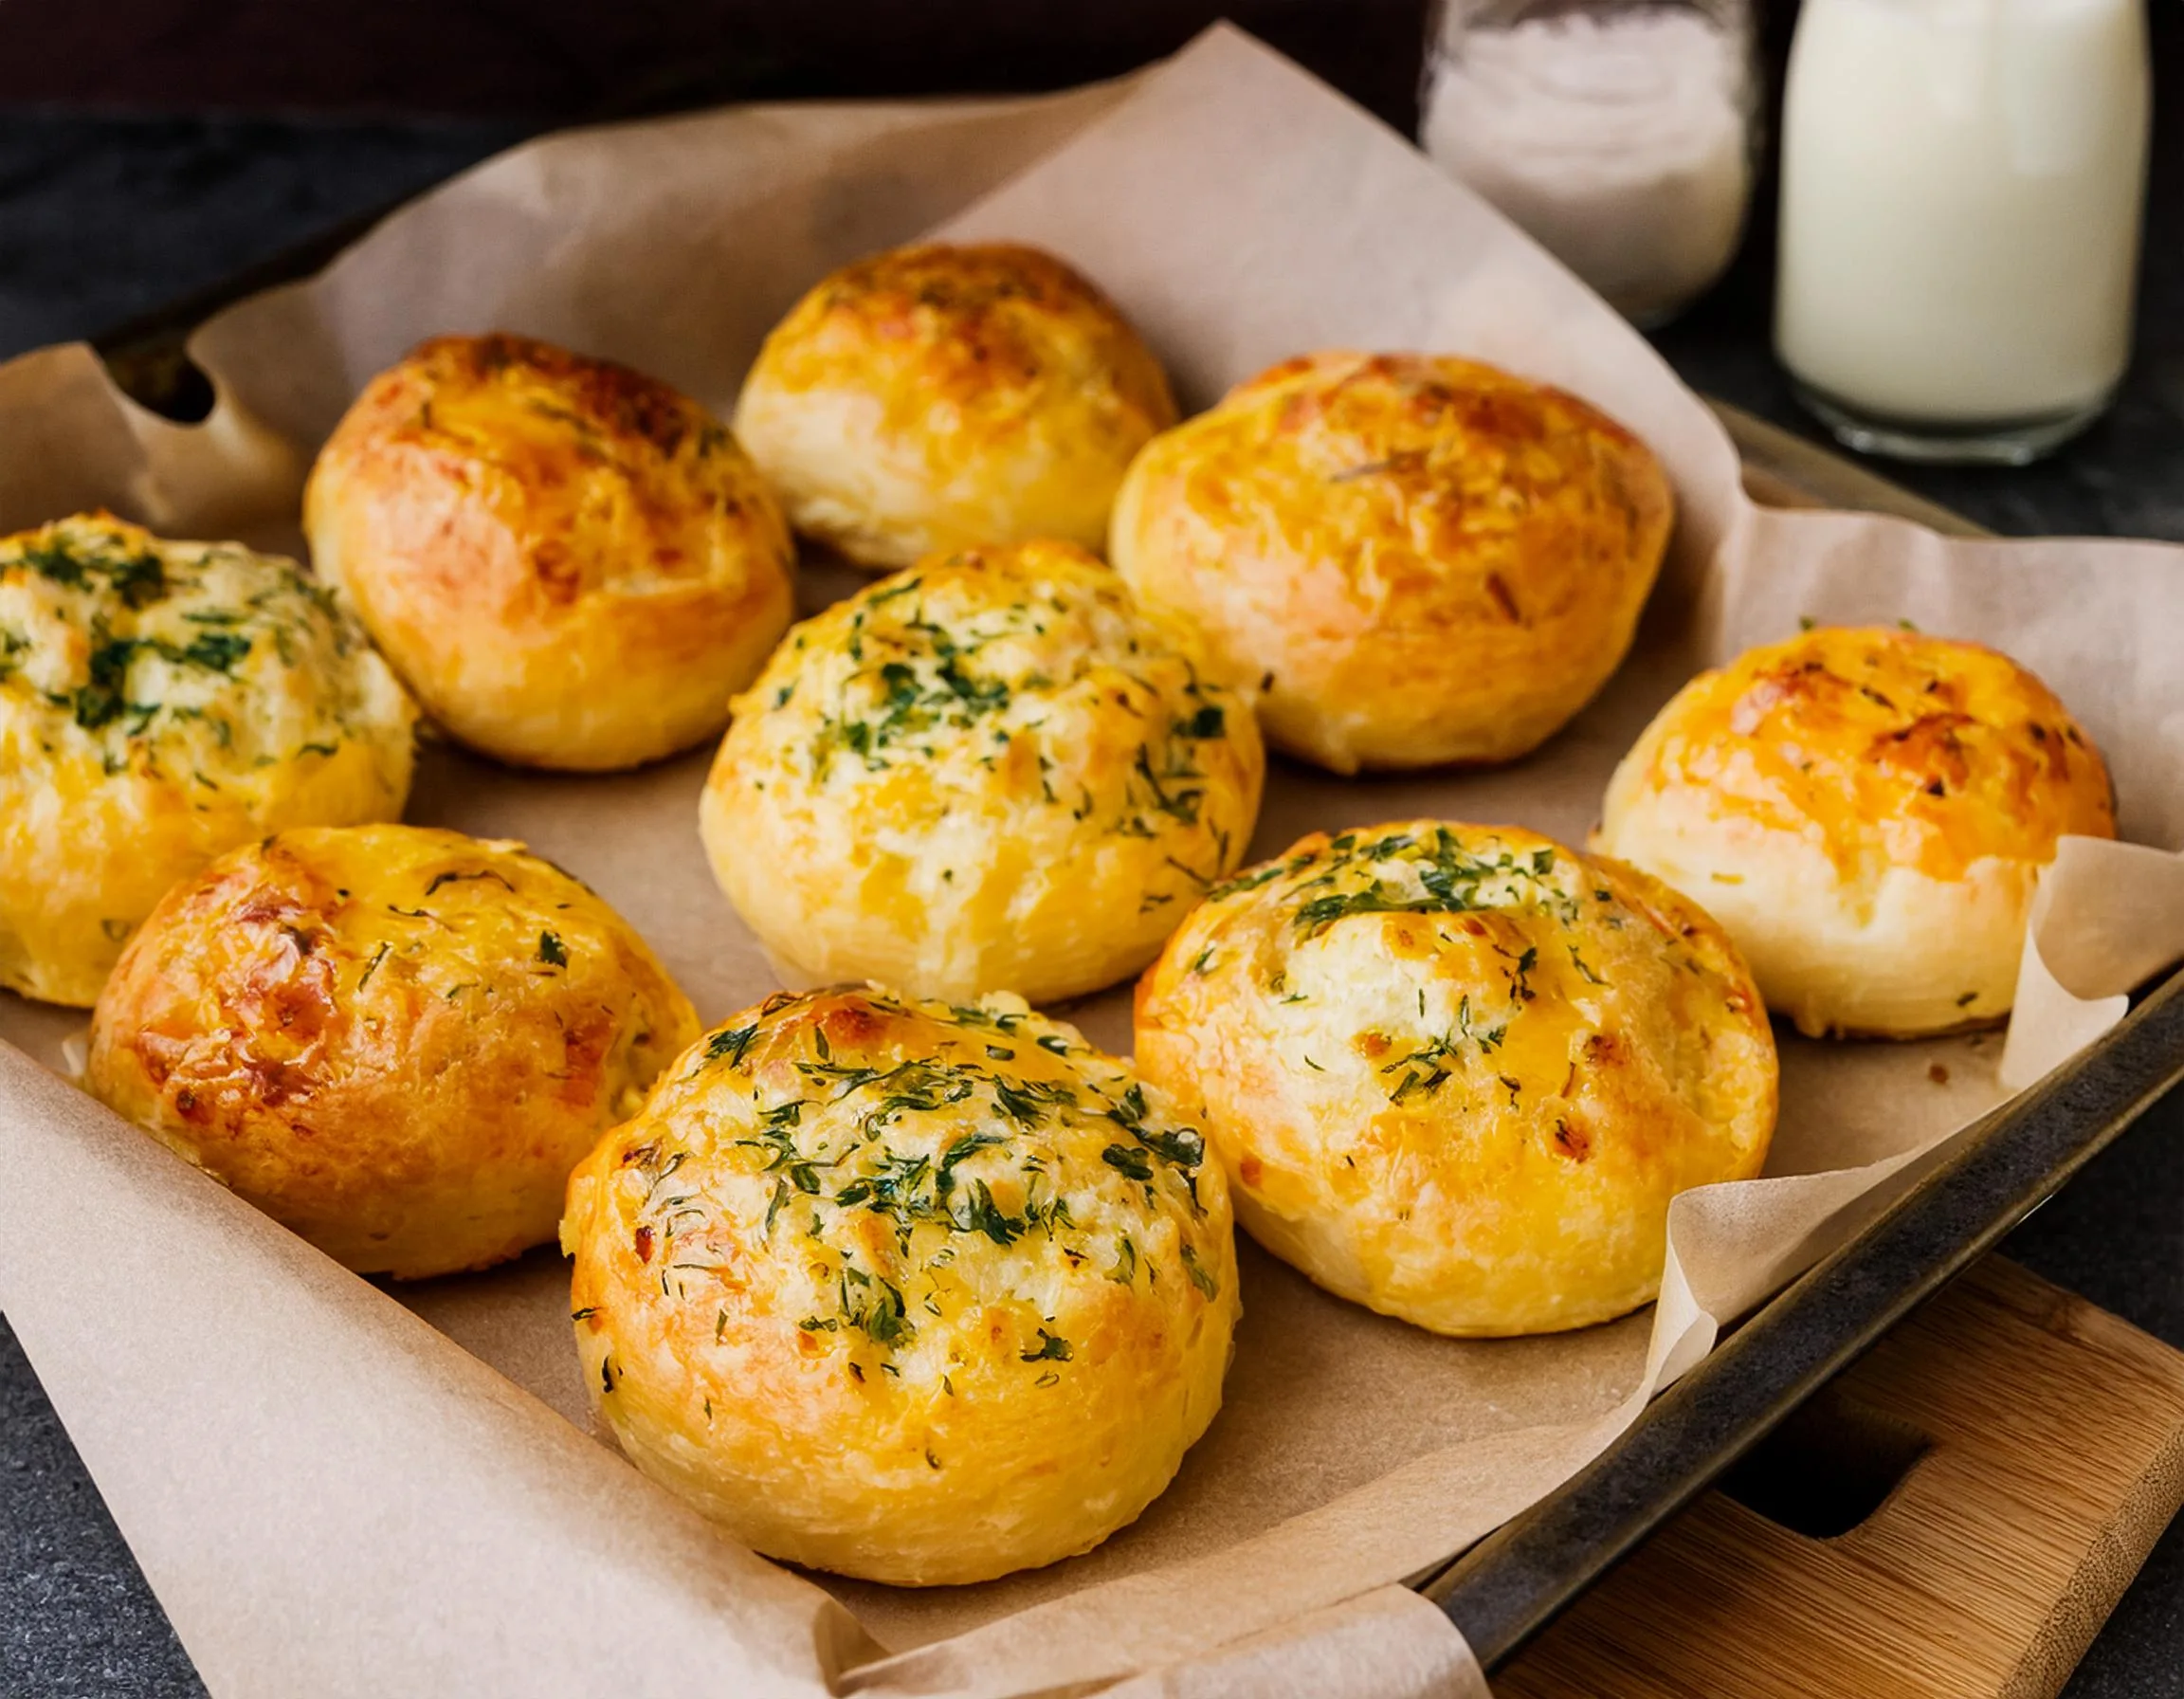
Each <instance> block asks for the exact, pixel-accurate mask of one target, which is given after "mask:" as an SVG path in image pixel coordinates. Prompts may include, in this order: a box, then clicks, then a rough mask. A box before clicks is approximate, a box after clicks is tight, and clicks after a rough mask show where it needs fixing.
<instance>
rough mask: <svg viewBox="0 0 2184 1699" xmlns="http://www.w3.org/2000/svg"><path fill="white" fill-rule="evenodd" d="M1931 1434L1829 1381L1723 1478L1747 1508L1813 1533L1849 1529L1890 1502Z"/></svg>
mask: <svg viewBox="0 0 2184 1699" xmlns="http://www.w3.org/2000/svg"><path fill="white" fill-rule="evenodd" d="M1933 1444H1934V1441H1933V1439H1932V1437H1931V1436H1930V1435H1928V1434H1922V1433H1920V1431H1919V1429H1917V1428H1915V1427H1914V1426H1912V1425H1911V1424H1910V1423H1909V1422H1906V1421H1902V1420H1899V1419H1898V1418H1897V1417H1895V1416H1885V1415H1884V1414H1882V1413H1881V1412H1880V1411H1878V1410H1875V1409H1872V1408H1871V1407H1870V1406H1868V1405H1865V1404H1861V1403H1859V1402H1857V1401H1856V1400H1855V1399H1853V1398H1847V1397H1846V1396H1845V1395H1844V1394H1842V1393H1840V1392H1838V1391H1836V1389H1835V1388H1833V1387H1828V1388H1826V1389H1824V1390H1823V1391H1821V1392H1819V1393H1817V1394H1816V1395H1814V1396H1813V1397H1812V1398H1810V1399H1808V1400H1807V1401H1806V1402H1805V1403H1804V1404H1803V1405H1802V1406H1801V1407H1799V1408H1798V1409H1797V1410H1796V1411H1794V1412H1793V1414H1792V1415H1791V1416H1789V1417H1788V1418H1787V1419H1786V1420H1784V1421H1783V1423H1782V1424H1781V1426H1779V1427H1778V1428H1776V1429H1775V1430H1774V1433H1772V1434H1768V1436H1767V1437H1766V1438H1765V1439H1763V1440H1761V1441H1760V1442H1759V1443H1758V1444H1757V1445H1756V1446H1755V1447H1753V1448H1752V1450H1751V1451H1750V1452H1746V1453H1745V1455H1744V1456H1743V1457H1742V1458H1741V1459H1739V1460H1738V1462H1737V1463H1736V1464H1735V1465H1734V1466H1733V1467H1732V1468H1731V1469H1730V1470H1729V1471H1728V1472H1727V1473H1726V1474H1724V1475H1723V1476H1722V1477H1721V1479H1720V1482H1719V1483H1718V1485H1719V1486H1720V1489H1721V1490H1722V1491H1723V1492H1724V1493H1726V1494H1727V1495H1728V1496H1729V1497H1730V1498H1733V1499H1735V1500H1736V1501H1737V1502H1738V1504H1740V1505H1742V1506H1743V1507H1745V1508H1746V1509H1748V1510H1753V1511H1756V1512H1757V1513H1758V1514H1759V1515H1761V1516H1764V1517H1765V1518H1766V1519H1767V1520H1768V1521H1769V1522H1773V1523H1776V1524H1779V1525H1781V1526H1783V1527H1786V1528H1788V1529H1790V1530H1791V1532H1793V1533H1797V1534H1805V1535H1808V1536H1810V1537H1811V1538H1812V1539H1815V1540H1833V1539H1835V1538H1837V1537H1838V1536H1840V1535H1843V1534H1847V1533H1848V1532H1849V1531H1850V1530H1851V1529H1852V1528H1854V1527H1856V1526H1858V1525H1859V1524H1861V1523H1862V1522H1864V1521H1865V1519H1866V1518H1867V1517H1869V1516H1871V1515H1872V1514H1873V1512H1874V1511H1876V1510H1878V1509H1879V1508H1880V1507H1882V1506H1883V1505H1884V1503H1886V1502H1887V1499H1888V1495H1889V1494H1890V1493H1892V1492H1894V1491H1895V1490H1896V1487H1897V1484H1898V1483H1899V1482H1900V1481H1902V1479H1903V1477H1904V1476H1905V1475H1906V1474H1908V1473H1910V1472H1911V1466H1912V1465H1913V1464H1914V1463H1916V1462H1918V1461H1919V1459H1920V1457H1922V1456H1923V1455H1925V1453H1926V1452H1928V1451H1929V1450H1931V1449H1932V1447H1933Z"/></svg>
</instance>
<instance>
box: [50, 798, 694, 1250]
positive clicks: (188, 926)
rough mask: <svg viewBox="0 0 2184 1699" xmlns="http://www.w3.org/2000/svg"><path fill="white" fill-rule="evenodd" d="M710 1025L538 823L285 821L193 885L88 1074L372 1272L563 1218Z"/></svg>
mask: <svg viewBox="0 0 2184 1699" xmlns="http://www.w3.org/2000/svg"><path fill="white" fill-rule="evenodd" d="M697 1032H698V1017H697V1015H696V1014H694V1013H693V1012H692V1011H691V1008H690V1004H689V1001H688V999H687V998H685V997H684V996H683V994H682V993H681V992H680V991H678V990H677V989H676V988H675V984H674V982H673V981H672V980H671V979H669V978H668V977H667V975H666V972H665V970H664V969H663V968H662V967H661V965H660V963H659V962H658V961H657V960H655V959H653V956H652V953H651V952H650V951H649V950H647V949H646V947H645V945H644V942H643V941H641V940H640V939H639V938H638V937H637V935H636V933H635V932H633V931H632V930H631V929H630V928H629V925H628V923H627V922H625V921H624V920H622V918H621V917H620V916H618V915H617V914H615V913H614V911H613V910H612V909H610V908H609V907H608V906H607V904H604V903H602V902H601V901H600V900H599V899H598V898H597V897H595V896H594V895H592V892H591V891H589V890H587V889H586V888H585V887H584V886H582V885H580V884H578V883H577V882H576V881H575V880H574V879H572V878H571V877H570V876H569V875H568V874H566V873H564V872H562V871H560V869H558V868H555V867H553V866H552V865H551V864H549V863H547V862H544V861H541V860H539V859H538V857H537V856H535V855H529V854H526V853H525V852H524V849H523V847H522V846H521V845H520V844H513V843H505V842H492V841H484V840H481V839H477V838H469V837H464V835H463V834H462V833H461V832H455V831H428V830H425V829H424V828H421V827H414V826H358V827H350V828H347V829H345V830H315V831H286V832H282V833H280V834H279V835H278V836H275V837H271V838H267V839H266V840H264V842H263V843H257V844H252V845H249V846H248V847H247V848H245V849H237V850H235V851H233V852H232V853H230V854H228V855H227V856H224V857H222V858H221V859H220V860H219V861H217V862H215V863H214V864H213V865H212V866H211V867H210V868H208V869H207V870H206V872H205V873H204V874H203V875H202V876H201V877H200V878H198V879H195V880H193V881H191V882H189V883H187V884H184V885H180V886H176V887H175V888H174V890H173V892H172V893H170V894H169V896H168V897H167V899H166V900H165V901H164V902H163V903H161V904H160V905H159V907H158V909H157V910H156V911H155V913H154V914H153V916H152V918H151V919H150V920H149V921H148V922H146V923H145V925H144V929H143V930H142V931H141V932H140V933H138V934H137V939H136V941H134V942H133V943H131V945H130V946H129V949H128V951H127V952H126V953H125V954H124V955H123V957H122V959H121V963H120V965H119V966H118V968H116V969H115V971H114V977H113V978H112V979H111V980H109V981H108V983H107V986H106V991H105V994H104V995H103V996H101V997H100V999H99V1007H98V1011H97V1013H96V1014H94V1015H93V1017H92V1025H91V1053H90V1062H89V1067H88V1069H87V1071H86V1072H85V1075H84V1080H83V1084H84V1087H85V1088H86V1089H87V1090H89V1091H90V1092H91V1093H92V1094H93V1095H94V1096H96V1097H98V1098H100V1099H101V1100H102V1101H104V1102H105V1103H106V1104H108V1105H111V1106H112V1107H113V1108H114V1109H116V1110H117V1111H118V1112H119V1113H120V1114H121V1115H123V1116H125V1117H127V1118H128V1119H129V1120H131V1121H134V1122H136V1123H137V1124H138V1125H140V1126H142V1127H144V1128H146V1129H147V1130H149V1131H150V1132H151V1133H152V1135H153V1136H154V1137H155V1138H156V1139H158V1140H159V1142H161V1143H163V1144H165V1145H167V1146H168V1147H169V1148H170V1149H172V1150H173V1151H174V1152H176V1153H177V1154H178V1155H180V1156H182V1157H185V1158H187V1159H188V1160H190V1161H191V1162H193V1163H195V1164H196V1165H197V1166H198V1167H200V1168H202V1169H204V1170H205V1171H206V1172H207V1173H208V1174H210V1175H211V1176H212V1177H213V1178H215V1179H218V1180H220V1181H221V1182H222V1183H223V1184H225V1185H227V1186H228V1187H229V1188H230V1189H232V1190H233V1191H234V1192H235V1193H237V1194H238V1195H239V1196H241V1197H244V1198H246V1199H247V1200H248V1201H249V1202H251V1203H253V1204H255V1205H257V1207H258V1208H260V1209H262V1210H264V1212H265V1213H266V1214H267V1215H271V1216H272V1217H273V1218H274V1219H275V1220H277V1221H279V1222H281V1223H282V1225H284V1226H286V1227H289V1228H291V1229H293V1230H294V1231H295V1232H296V1233H300V1234H301V1235H302V1236H303V1237H304V1238H306V1239H308V1240H310V1241H311V1243H313V1244H314V1245H316V1246H318V1247H319V1249H320V1250H321V1251H325V1252H326V1253H327V1254H328V1255H329V1256H332V1257H334V1258H335V1259H336V1260H337V1261H338V1262H340V1263H343V1264H345V1265H346V1266H347V1267H349V1268H351V1269H354V1270H356V1271H357V1272H358V1273H363V1274H374V1273H382V1272H384V1273H391V1274H393V1275H395V1276H396V1277H397V1278H413V1277H419V1276H424V1275H429V1274H446V1273H451V1272H454V1271H455V1270H463V1269H480V1268H483V1267H485V1266H487V1265H488V1264H491V1263H497V1262H500V1261H502V1260H503V1259H505V1258H507V1257H512V1256H515V1255H517V1254H518V1253H519V1252H520V1251H524V1250H526V1249H528V1248H529V1247H530V1246H533V1245H536V1244H538V1243H540V1242H542V1241H544V1240H547V1239H551V1238H552V1237H553V1236H554V1225H555V1221H556V1220H557V1219H558V1217H559V1215H560V1209H561V1196H562V1188H563V1186H564V1185H565V1184H566V1182H567V1180H568V1178H569V1170H570V1169H571V1168H573V1167H574V1166H575V1164H576V1162H577V1160H578V1159H579V1158H581V1157H582V1156H583V1155H584V1154H585V1152H587V1151H588V1150H590V1149H591V1148H592V1145H593V1144H594V1143H596V1142H598V1139H599V1136H600V1134H601V1133H602V1132H603V1131H605V1129H606V1128H608V1127H609V1126H610V1125H612V1124H614V1123H615V1122H616V1121H619V1120H621V1119H622V1118H623V1117H624V1116H626V1115H628V1114H631V1113H633V1112H634V1111H635V1110H636V1109H637V1107H638V1105H640V1104H641V1103H642V1102H643V1101H644V1094H645V1088H646V1087H647V1086H649V1085H650V1084H651V1083H652V1079H653V1076H654V1075H655V1074H657V1073H658V1072H659V1071H660V1069H661V1068H662V1067H663V1066H664V1064H665V1063H666V1062H667V1060H668V1059H669V1058H670V1057H672V1056H674V1055H675V1054H676V1053H677V1052H678V1051H680V1050H682V1049H683V1047H684V1046H686V1045H687V1044H689V1043H690V1041H691V1040H692V1038H694V1037H695V1036H696V1035H697Z"/></svg>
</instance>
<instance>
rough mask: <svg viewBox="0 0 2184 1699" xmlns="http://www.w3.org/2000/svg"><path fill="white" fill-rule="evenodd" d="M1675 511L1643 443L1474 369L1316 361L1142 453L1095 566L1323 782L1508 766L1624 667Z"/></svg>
mask: <svg viewBox="0 0 2184 1699" xmlns="http://www.w3.org/2000/svg"><path fill="white" fill-rule="evenodd" d="M1672 507H1673V502H1672V500H1671V496H1670V491H1669V485H1668V480H1667V477H1666V475H1665V473H1663V471H1662V470H1661V466H1660V465H1659V463H1658V462H1657V461H1656V460H1655V459H1654V458H1653V455H1652V453H1651V452H1650V451H1649V450H1648V449H1647V447H1646V445H1645V444H1644V443H1642V442H1640V441H1639V440H1638V439H1637V438H1636V437H1634V436H1632V435H1631V434H1630V432H1629V431H1628V430H1625V429H1623V428H1622V427H1621V426H1620V425H1618V424H1616V423H1615V421H1614V420H1612V419H1611V418H1609V417H1608V416H1607V415H1606V414H1605V413H1602V412H1601V411H1598V410H1597V409H1596V408H1593V407H1591V406H1588V405H1587V404H1586V403H1585V402H1583V401H1580V400H1578V399H1577V398H1576V397H1575V396H1574V395H1567V394H1564V393H1562V392H1561V391H1559V390H1555V389H1549V388H1547V387H1546V386H1544V385H1541V384H1537V383H1532V382H1529V381H1527V380H1526V379H1524V378H1521V377H1513V376H1511V375H1509V374H1507V373H1505V372H1499V371H1496V370H1495V369H1494V368H1493V367H1491V366H1484V365H1481V364H1479V363H1477V362H1476V361H1472V360H1463V359H1453V358H1448V357H1445V356H1430V355H1410V354H1392V355H1376V356H1375V355H1363V354H1343V353H1334V354H1316V355H1306V356H1302V357H1301V358H1298V359H1293V360H1288V361H1285V362H1283V364H1281V365H1279V366H1275V367H1273V368H1271V369H1270V370H1268V371H1266V372H1263V373H1261V374H1260V375H1258V376H1257V377H1255V378H1252V379H1251V380H1250V381H1249V382H1248V383H1245V384H1242V385H1240V386H1238V387H1237V388H1236V389H1234V390H1232V391H1230V392H1229V393H1228V396H1227V397H1226V398H1224V399H1223V400H1222V401H1221V403H1220V404H1219V405H1218V406H1216V407H1215V408H1213V409H1212V410H1211V411H1209V412H1204V413H1201V414H1199V415H1198V416H1197V417H1196V418H1194V419H1192V420H1190V421H1188V422H1187V423H1185V424H1183V425H1181V426H1179V427H1178V428H1177V429H1174V430H1172V431H1170V432H1168V433H1167V434H1166V435H1164V436H1161V437H1159V438H1157V439H1156V440H1155V441H1154V442H1153V443H1151V444H1150V445H1148V446H1147V448H1145V450H1144V452H1143V453H1141V454H1139V455H1138V457H1137V462H1136V463H1135V464H1134V465H1133V466H1131V468H1130V475H1129V477H1128V479H1126V480H1125V481H1124V483H1123V485H1122V489H1121V492H1120V494H1119V496H1118V497H1117V498H1116V503H1115V522H1114V529H1113V532H1112V535H1111V537H1110V539H1109V548H1108V557H1109V558H1110V559H1112V560H1113V561H1114V562H1115V565H1116V567H1117V569H1118V570H1119V572H1120V573H1121V574H1122V575H1123V576H1124V577H1126V578H1128V579H1129V580H1130V583H1131V587H1132V588H1133V589H1135V590H1136V591H1137V594H1138V596H1139V598H1140V599H1141V600H1142V601H1144V602H1145V603H1146V604H1147V605H1148V606H1151V607H1158V608H1167V609H1173V610H1174V611H1175V612H1180V613H1183V614H1186V615H1188V616H1190V617H1191V618H1192V619H1195V620H1196V621H1198V623H1199V624H1200V625H1202V626H1203V627H1204V628H1205V630H1206V633H1207V637H1208V641H1209V642H1210V644H1211V646H1212V647H1213V649H1214V650H1215V652H1216V653H1217V655H1218V656H1219V659H1220V662H1221V665H1222V666H1223V667H1225V668H1226V669H1227V671H1228V675H1229V676H1231V677H1234V678H1238V679H1246V680H1249V681H1251V682H1253V683H1258V682H1260V681H1261V680H1264V681H1265V694H1264V696H1263V698H1262V700H1261V708H1260V711H1261V715H1262V718H1263V720H1264V722H1265V729H1266V736H1267V740H1268V741H1270V742H1271V743H1272V744H1273V745H1274V746H1275V747H1276V748H1277V749H1282V750H1285V751H1287V752H1289V753H1290V754H1292V755H1299V756H1301V757H1303V758H1305V759H1307V760H1311V761H1317V762H1318V763H1319V765H1321V766H1323V767H1328V768H1331V769H1333V770H1334V771H1335V772H1337V773H1355V772H1356V771H1358V770H1359V769H1360V768H1405V767H1426V766H1434V765H1438V764H1440V763H1442V762H1447V761H1505V760H1511V759H1514V758H1516V757H1518V756H1520V755H1523V754H1524V753H1525V752H1526V751H1528V750H1530V749H1532V748H1533V747H1535V746H1536V745H1538V743H1540V742H1542V741H1544V740H1546V739H1547V738H1549V737H1551V736H1552V735H1553V734H1554V733H1555V732H1556V731H1557V730H1559V729H1560V728H1561V727H1562V725H1563V724H1564V723H1565V722H1568V721H1569V719H1570V718H1571V716H1573V715H1574V714H1575V713H1576V712H1577V710H1578V709H1579V708H1581V707H1583V706H1584V705H1585V703H1587V702H1589V701H1591V700H1592V696H1593V694H1594V692H1596V691H1597V690H1598V689H1599V688H1600V686H1601V685H1604V684H1605V683H1607V681H1608V676H1609V675H1610V674H1611V673H1612V672H1613V671H1614V670H1615V668H1616V667H1617V666H1618V665H1620V663H1621V662H1622V659H1623V656H1624V654H1625V652H1626V651H1627V650H1628V649H1629V647H1630V638H1631V633H1632V632H1633V631H1634V630H1635V629H1636V627H1637V623H1638V611H1639V609H1640V608H1641V607H1643V606H1644V605H1645V601H1646V595H1647V591H1649V590H1650V589H1651V588H1652V585H1653V576H1654V574H1655V572H1656V571H1657V570H1658V569H1659V567H1660V564H1661V557H1662V552H1663V550H1664V549H1665V547H1666V545H1667V540H1668V530H1669V521H1670V516H1671V512H1672Z"/></svg>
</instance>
